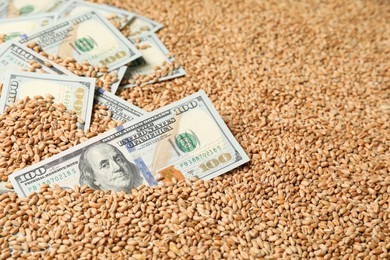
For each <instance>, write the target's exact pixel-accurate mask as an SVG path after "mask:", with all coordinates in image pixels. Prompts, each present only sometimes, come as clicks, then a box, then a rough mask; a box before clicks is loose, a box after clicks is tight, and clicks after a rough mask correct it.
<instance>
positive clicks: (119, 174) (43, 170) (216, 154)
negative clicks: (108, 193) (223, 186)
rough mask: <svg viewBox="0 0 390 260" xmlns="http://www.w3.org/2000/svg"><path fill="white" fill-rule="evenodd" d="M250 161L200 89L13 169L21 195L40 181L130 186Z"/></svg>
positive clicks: (207, 174) (205, 175) (206, 174)
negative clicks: (83, 140)
mask: <svg viewBox="0 0 390 260" xmlns="http://www.w3.org/2000/svg"><path fill="white" fill-rule="evenodd" d="M247 161H249V158H248V156H247V155H246V154H245V152H244V150H243V149H242V148H241V146H240V145H239V143H238V142H237V140H236V139H235V138H234V136H233V135H232V133H231V132H230V131H229V129H228V128H227V126H226V124H225V123H224V122H223V120H222V118H221V117H220V116H219V114H218V112H217V111H216V110H215V108H214V107H213V105H212V103H211V102H210V100H209V99H208V98H207V96H206V94H205V93H204V92H203V91H200V92H198V93H195V94H193V95H191V96H188V97H187V98H184V99H182V100H180V101H178V102H175V103H172V104H170V105H168V106H166V107H163V108H160V109H158V110H156V111H154V112H152V113H149V114H147V115H145V116H143V117H141V118H140V119H138V120H134V121H131V122H127V123H125V124H124V125H121V126H119V127H117V128H114V129H111V130H109V131H107V132H106V133H103V134H101V135H99V136H97V137H94V138H91V139H90V140H87V141H85V142H83V143H82V144H79V145H76V146H74V147H72V148H70V149H68V150H66V151H64V152H62V153H60V154H57V155H55V156H53V157H50V158H48V159H46V160H43V161H41V162H39V163H37V164H34V165H31V166H29V167H27V168H25V169H22V170H19V171H16V172H14V173H13V174H11V175H10V176H9V179H10V181H11V183H12V185H13V187H14V189H15V191H16V192H17V194H18V196H19V197H26V196H28V195H29V194H30V193H32V192H34V191H38V190H39V187H40V186H41V185H42V184H49V185H50V184H54V183H56V184H58V185H59V186H60V187H62V188H73V187H74V185H88V186H90V187H92V188H94V189H102V190H114V191H125V192H130V191H131V189H132V188H134V187H137V186H139V185H141V184H143V183H144V184H147V185H150V186H154V185H157V184H158V182H159V180H161V181H162V182H172V181H173V179H174V178H175V179H176V180H182V179H185V178H189V177H191V176H195V177H198V178H200V179H203V180H208V179H212V178H214V177H216V176H219V175H221V174H223V173H226V172H228V171H230V170H232V169H234V168H236V167H238V166H240V165H242V164H243V163H245V162H247Z"/></svg>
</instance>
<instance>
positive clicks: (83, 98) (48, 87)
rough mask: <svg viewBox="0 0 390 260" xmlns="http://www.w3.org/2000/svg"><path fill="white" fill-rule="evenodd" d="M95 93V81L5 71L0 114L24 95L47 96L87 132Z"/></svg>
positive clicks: (82, 78) (83, 78) (0, 99)
mask: <svg viewBox="0 0 390 260" xmlns="http://www.w3.org/2000/svg"><path fill="white" fill-rule="evenodd" d="M94 92H95V79H92V78H85V77H75V76H74V77H72V76H65V75H49V74H41V73H32V72H16V71H13V72H8V73H7V74H6V75H5V77H4V85H3V90H2V93H1V98H0V113H2V112H4V110H5V108H6V107H7V106H9V105H10V104H12V103H15V102H16V101H18V100H21V99H23V98H24V97H26V96H30V97H33V96H36V95H40V96H45V95H47V94H50V95H52V96H53V97H54V101H55V103H62V104H64V105H65V107H66V108H67V109H69V110H73V111H75V112H76V115H77V116H78V117H80V118H81V119H82V120H83V121H84V124H79V128H80V129H82V130H84V131H85V130H87V129H88V128H89V126H90V124H91V114H92V108H93V99H94Z"/></svg>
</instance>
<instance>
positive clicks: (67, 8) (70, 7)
mask: <svg viewBox="0 0 390 260" xmlns="http://www.w3.org/2000/svg"><path fill="white" fill-rule="evenodd" d="M92 10H95V11H98V12H99V13H100V14H101V15H103V16H104V17H106V18H107V19H108V20H109V21H110V22H111V23H113V24H114V25H117V28H118V29H122V28H123V27H124V26H125V25H126V24H127V23H128V22H129V21H130V20H132V19H133V17H134V14H133V13H130V12H127V11H125V10H121V9H118V8H115V7H111V6H108V5H101V4H94V3H88V2H85V1H78V0H73V1H69V2H68V3H67V4H65V5H64V6H63V7H62V9H61V10H59V11H58V13H59V14H58V16H57V19H64V18H66V17H69V16H74V15H78V14H81V13H85V12H88V11H92Z"/></svg>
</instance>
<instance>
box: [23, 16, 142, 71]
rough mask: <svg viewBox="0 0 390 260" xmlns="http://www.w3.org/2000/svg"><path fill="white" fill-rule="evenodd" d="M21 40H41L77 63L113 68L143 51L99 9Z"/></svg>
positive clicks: (45, 46) (54, 52) (46, 48)
mask: <svg viewBox="0 0 390 260" xmlns="http://www.w3.org/2000/svg"><path fill="white" fill-rule="evenodd" d="M20 42H21V43H22V44H28V43H32V42H36V43H38V44H39V45H40V46H41V47H42V49H43V50H44V51H45V52H47V53H49V54H52V55H59V56H60V57H74V58H75V59H76V60H77V62H83V61H87V62H89V63H90V64H91V65H94V66H95V65H96V66H107V68H108V70H109V71H111V70H114V69H116V68H119V67H121V66H122V65H125V64H127V63H129V62H130V61H133V60H135V59H137V58H139V57H140V56H141V54H140V52H139V51H138V50H137V49H136V48H135V47H134V46H133V45H132V44H131V43H130V42H129V41H128V40H127V39H126V38H125V37H124V36H123V35H122V34H121V33H120V32H119V31H118V30H117V29H116V28H115V27H114V26H113V25H112V24H111V23H110V22H109V21H108V20H107V19H106V18H104V17H103V16H101V15H100V14H99V13H98V12H96V11H91V12H88V13H83V14H79V15H76V16H72V17H70V18H67V19H66V20H62V21H58V22H56V23H52V24H51V25H49V26H47V27H45V28H44V29H43V30H41V31H39V32H36V33H32V34H29V35H28V36H25V37H23V38H22V39H21V40H20Z"/></svg>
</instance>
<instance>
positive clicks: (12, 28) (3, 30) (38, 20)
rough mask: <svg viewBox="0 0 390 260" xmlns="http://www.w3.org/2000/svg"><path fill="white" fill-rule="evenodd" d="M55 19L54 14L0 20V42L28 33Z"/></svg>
mask: <svg viewBox="0 0 390 260" xmlns="http://www.w3.org/2000/svg"><path fill="white" fill-rule="evenodd" d="M54 21H55V15H54V14H43V15H34V16H28V17H18V18H12V19H1V20H0V34H1V36H0V43H4V42H7V41H9V40H12V39H14V38H16V37H18V36H21V35H23V34H28V33H31V32H33V31H36V30H37V29H39V28H41V27H44V26H46V25H49V24H50V23H52V22H54Z"/></svg>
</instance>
